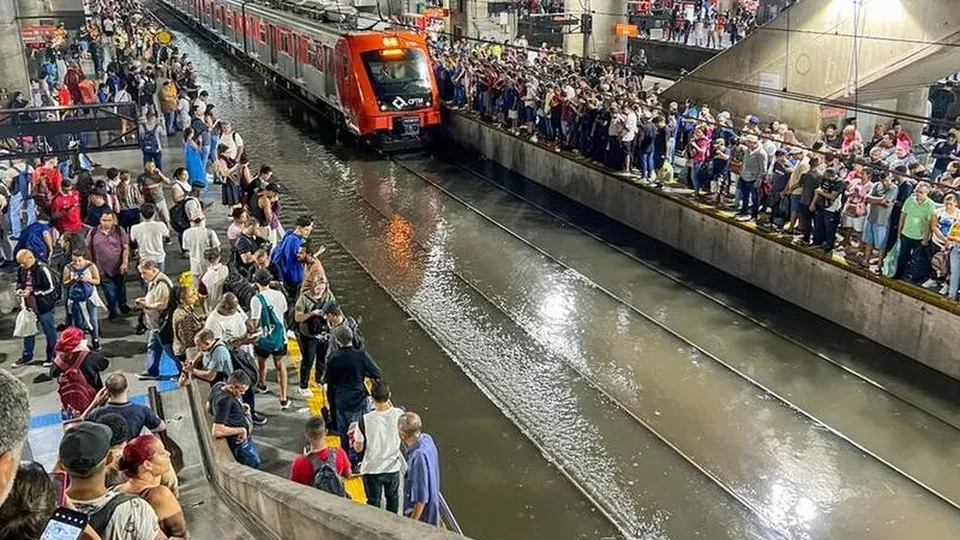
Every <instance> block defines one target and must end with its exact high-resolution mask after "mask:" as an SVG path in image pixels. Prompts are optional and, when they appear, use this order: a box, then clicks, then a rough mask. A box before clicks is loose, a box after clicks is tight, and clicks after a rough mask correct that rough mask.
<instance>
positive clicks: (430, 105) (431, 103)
mask: <svg viewBox="0 0 960 540" xmlns="http://www.w3.org/2000/svg"><path fill="white" fill-rule="evenodd" d="M432 106H433V102H432V101H430V100H429V99H428V100H427V107H432Z"/></svg>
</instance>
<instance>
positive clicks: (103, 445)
mask: <svg viewBox="0 0 960 540" xmlns="http://www.w3.org/2000/svg"><path fill="white" fill-rule="evenodd" d="M111 438H113V431H111V429H110V428H109V427H107V426H105V425H103V424H97V423H94V422H80V423H78V424H76V425H74V426H73V427H72V428H70V429H68V430H67V431H66V432H65V433H64V434H63V439H61V440H60V452H59V453H60V463H62V464H63V468H64V469H66V470H67V472H68V473H71V474H75V475H77V476H80V477H84V476H89V475H90V474H92V473H93V472H94V471H96V470H97V468H98V466H99V465H100V464H102V463H103V460H105V459H106V458H107V453H108V452H109V451H110V439H111Z"/></svg>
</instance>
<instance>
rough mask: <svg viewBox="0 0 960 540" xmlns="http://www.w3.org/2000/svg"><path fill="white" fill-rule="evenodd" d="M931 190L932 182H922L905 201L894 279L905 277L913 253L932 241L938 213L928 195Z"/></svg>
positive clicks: (901, 217) (899, 230) (899, 229)
mask: <svg viewBox="0 0 960 540" xmlns="http://www.w3.org/2000/svg"><path fill="white" fill-rule="evenodd" d="M929 192H930V184H928V183H926V182H920V183H918V184H917V187H916V189H914V190H913V195H911V196H910V198H908V199H907V201H906V202H905V203H903V211H902V212H901V214H900V224H899V227H898V229H897V231H898V234H899V238H900V256H899V257H898V258H897V273H896V274H894V276H893V278H894V279H900V278H901V277H903V272H904V270H906V268H907V263H909V262H910V259H911V258H912V257H913V253H914V252H915V251H916V250H917V249H918V248H919V247H920V246H926V245H927V244H928V243H929V242H930V234H931V231H932V230H933V229H932V227H933V225H932V222H933V219H934V217H935V216H936V215H937V207H936V206H935V205H934V203H933V201H932V200H930V197H928V196H927V194H928V193H929Z"/></svg>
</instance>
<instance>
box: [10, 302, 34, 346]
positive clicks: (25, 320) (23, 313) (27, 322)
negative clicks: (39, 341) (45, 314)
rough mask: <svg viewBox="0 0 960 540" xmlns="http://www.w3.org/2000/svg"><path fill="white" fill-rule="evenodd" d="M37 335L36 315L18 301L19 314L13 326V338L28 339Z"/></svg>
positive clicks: (23, 303)
mask: <svg viewBox="0 0 960 540" xmlns="http://www.w3.org/2000/svg"><path fill="white" fill-rule="evenodd" d="M35 335H37V314H36V313H34V312H32V311H30V310H29V309H27V304H26V303H25V302H24V301H23V300H22V299H21V300H20V313H18V314H17V320H16V322H15V323H14V325H13V337H20V338H23V337H30V336H35Z"/></svg>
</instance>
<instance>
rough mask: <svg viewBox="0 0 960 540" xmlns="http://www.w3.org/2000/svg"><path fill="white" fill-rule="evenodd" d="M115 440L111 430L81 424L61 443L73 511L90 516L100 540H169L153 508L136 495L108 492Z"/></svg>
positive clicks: (71, 430) (90, 522)
mask: <svg viewBox="0 0 960 540" xmlns="http://www.w3.org/2000/svg"><path fill="white" fill-rule="evenodd" d="M112 436H113V433H112V431H111V430H110V428H109V427H107V426H105V425H102V424H96V423H93V422H80V423H78V424H76V425H74V426H73V427H71V428H70V429H68V430H66V432H65V433H64V434H63V439H61V440H60V449H59V456H60V463H61V464H62V465H63V469H64V471H66V473H67V477H68V478H69V486H70V487H69V488H68V489H67V493H66V495H67V497H68V498H69V500H70V503H71V504H72V506H73V508H74V509H75V510H77V511H79V512H83V513H84V514H87V516H89V525H90V528H92V529H93V530H94V532H96V533H97V534H98V535H99V536H100V538H105V539H115V538H123V539H129V540H165V539H166V535H164V534H163V532H161V530H160V524H159V522H158V520H157V514H156V512H154V511H153V508H152V507H151V506H150V504H148V503H147V502H146V501H144V500H143V499H141V498H139V497H137V496H136V495H130V494H127V493H121V492H119V491H110V490H108V489H107V484H106V475H107V461H108V459H107V456H108V454H109V453H110V440H111V438H112Z"/></svg>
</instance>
